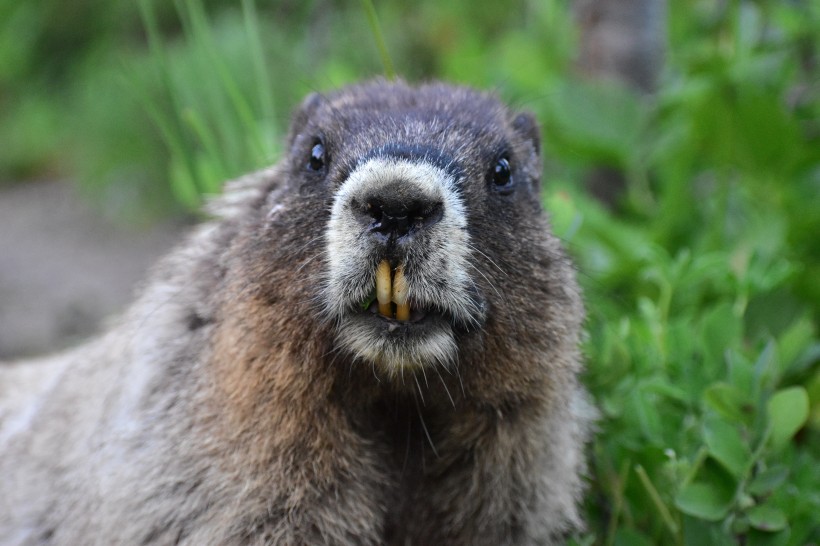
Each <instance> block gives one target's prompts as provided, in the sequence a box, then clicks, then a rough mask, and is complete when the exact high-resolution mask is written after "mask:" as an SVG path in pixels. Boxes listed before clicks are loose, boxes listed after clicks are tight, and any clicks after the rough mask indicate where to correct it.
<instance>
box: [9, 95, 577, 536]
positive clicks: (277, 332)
mask: <svg viewBox="0 0 820 546" xmlns="http://www.w3.org/2000/svg"><path fill="white" fill-rule="evenodd" d="M318 133H321V134H322V135H323V138H324V139H325V142H326V143H327V147H328V149H329V151H330V158H331V168H329V169H328V172H327V173H326V175H325V176H324V178H321V179H320V178H319V177H318V176H316V175H315V173H313V174H311V173H308V172H307V171H306V170H305V168H304V165H305V158H306V157H307V155H306V153H307V152H306V150H307V151H309V150H310V142H311V141H310V139H311V138H312V136H313V135H315V134H318ZM396 141H400V142H403V143H407V144H412V145H421V144H424V145H427V144H429V143H431V142H432V143H434V144H435V146H436V147H437V148H439V149H441V150H444V151H446V152H447V153H448V154H449V155H450V156H451V157H452V158H453V159H454V161H455V163H457V165H458V166H459V168H460V169H462V174H461V178H460V180H461V184H462V187H461V189H460V190H459V191H460V192H461V193H460V196H461V197H460V198H462V199H463V200H464V203H465V205H466V210H467V231H468V232H469V235H470V237H471V240H472V243H471V244H472V245H473V246H474V247H475V248H476V249H477V250H476V251H473V250H469V251H465V252H468V255H469V260H470V265H471V267H473V268H474V269H473V270H471V272H470V276H471V280H472V282H473V284H474V287H475V297H476V298H480V300H481V301H482V305H483V307H482V309H484V311H485V315H486V316H484V317H483V318H482V319H481V322H480V325H479V326H478V327H468V326H465V327H458V328H457V327H455V326H454V327H453V332H454V334H453V336H454V338H455V341H456V344H457V347H458V354H457V358H456V359H455V361H454V362H452V363H450V364H447V365H430V366H426V365H425V366H421V367H417V368H408V369H401V370H396V369H390V368H389V366H387V365H385V363H383V362H382V363H376V362H366V361H363V360H362V359H357V358H354V356H353V355H351V354H350V353H349V352H348V351H346V350H344V349H342V348H340V346H339V344H338V337H337V335H338V332H337V331H336V330H335V324H334V321H333V320H327V318H326V316H325V313H326V311H325V308H324V307H323V304H325V303H327V302H323V300H322V299H321V296H317V293H322V290H323V288H322V287H324V286H326V285H327V283H328V282H329V280H328V278H327V275H328V273H327V259H328V256H327V249H326V246H325V240H324V230H325V229H326V228H327V223H328V215H329V210H330V207H331V204H332V201H333V196H334V192H335V191H336V189H337V188H338V187H339V184H341V183H342V182H343V181H344V179H345V175H346V174H347V173H349V172H350V170H351V169H354V168H355V166H356V158H357V157H363V156H364V155H365V154H366V153H368V151H370V150H373V149H375V148H377V147H378V146H383V145H385V144H388V143H392V142H396ZM499 146H507V147H508V149H509V150H510V153H511V154H512V157H513V158H514V161H513V169H514V170H513V175H514V176H515V177H516V184H517V186H516V190H515V192H514V193H512V194H511V195H507V196H501V195H496V194H495V193H492V192H493V191H494V190H493V189H492V187H490V186H489V184H488V182H487V179H488V178H487V172H488V170H489V169H491V168H492V166H493V161H494V159H495V155H494V154H496V153H497V151H498V149H499ZM538 156H539V143H538V135H537V129H536V127H535V124H534V122H533V121H532V118H531V117H529V116H528V115H518V116H517V115H516V114H514V113H513V112H510V111H509V110H507V108H505V107H504V106H502V105H501V104H500V103H498V102H497V101H496V100H495V99H494V98H492V97H490V96H488V95H484V94H480V93H477V92H474V91H470V90H467V89H463V88H455V87H448V86H444V85H440V84H434V85H429V86H424V87H421V88H412V87H409V86H407V85H405V84H402V83H396V84H390V83H385V82H373V83H370V84H365V85H362V86H357V87H351V88H347V89H345V90H342V91H339V92H337V93H334V94H330V95H328V96H314V97H312V98H310V99H308V100H307V101H306V102H305V104H304V105H303V107H302V109H301V110H300V111H299V113H297V115H296V116H295V118H294V123H293V126H292V129H291V134H290V137H289V151H288V156H287V157H286V158H285V159H284V160H283V161H282V162H281V163H279V164H278V165H277V166H275V167H273V168H271V169H269V170H267V171H264V172H261V173H258V174H256V175H252V176H250V177H247V178H245V179H242V180H240V181H238V182H236V183H234V184H233V185H232V186H231V187H229V188H228V190H227V191H226V195H225V197H223V198H222V200H221V201H220V202H219V203H218V204H217V206H216V208H215V213H216V214H217V216H218V218H217V219H216V220H214V221H213V222H210V223H208V224H206V225H204V226H203V227H201V228H199V229H198V231H197V232H195V233H194V234H193V235H192V236H191V237H190V239H189V240H188V241H187V242H186V243H185V244H183V245H182V246H181V247H180V248H179V249H178V250H177V251H176V252H175V253H173V254H171V255H170V256H169V257H168V258H167V259H166V260H165V261H164V262H162V264H160V266H159V267H158V269H157V270H156V273H155V274H154V276H153V279H152V280H151V282H150V283H149V284H148V285H147V287H146V289H145V291H144V294H143V295H142V296H141V297H140V299H139V300H138V301H137V302H136V303H135V304H134V305H133V306H132V308H131V309H130V310H129V311H128V313H126V315H125V316H124V317H123V319H122V320H121V321H120V322H119V323H118V324H117V325H115V326H114V327H113V328H112V329H111V330H110V331H109V332H108V333H107V334H106V335H104V336H102V337H101V338H99V339H97V340H95V341H93V342H91V343H89V344H88V345H85V346H82V347H79V348H77V349H75V350H73V351H71V352H69V353H66V354H63V355H58V356H56V357H53V358H51V359H49V360H47V361H40V362H26V363H17V364H13V365H10V366H8V367H5V368H3V369H0V476H1V477H2V478H0V544H3V545H6V544H14V545H16V544H26V545H28V544H190V545H203V544H254V545H256V544H283V545H296V544H310V545H314V544H395V545H405V544H417V545H427V544H453V545H481V544H488V545H490V544H491V545H499V544H552V543H555V542H558V541H560V540H561V537H562V536H564V535H565V533H566V532H568V531H570V530H571V529H573V528H576V527H577V526H578V525H579V524H580V519H579V515H578V511H577V506H576V504H577V502H578V499H579V495H580V492H581V489H582V487H581V473H582V472H583V467H584V465H583V455H582V448H583V445H584V442H585V440H586V436H587V433H586V429H587V422H588V419H589V415H590V411H589V409H588V407H587V406H586V403H585V396H584V393H583V391H582V389H581V388H580V386H579V385H578V383H577V374H578V373H579V371H580V360H579V354H578V349H577V344H578V336H579V328H580V324H581V321H582V308H581V303H580V296H579V292H578V289H577V286H576V284H575V281H574V274H573V270H572V267H571V265H570V263H569V262H568V260H567V258H566V257H565V255H564V253H563V251H562V250H561V249H560V246H559V244H558V242H557V240H556V239H555V238H554V237H553V236H551V235H550V233H549V226H548V223H547V221H546V219H545V217H544V215H543V213H542V212H541V208H540V204H539V185H540V182H539V180H540V174H539V173H540V159H539V157H538ZM408 275H409V273H408Z"/></svg>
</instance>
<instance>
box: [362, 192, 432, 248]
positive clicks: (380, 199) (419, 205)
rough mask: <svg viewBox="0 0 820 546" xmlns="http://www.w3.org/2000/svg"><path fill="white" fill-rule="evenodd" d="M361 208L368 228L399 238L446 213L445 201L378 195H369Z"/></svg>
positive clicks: (424, 226)
mask: <svg viewBox="0 0 820 546" xmlns="http://www.w3.org/2000/svg"><path fill="white" fill-rule="evenodd" d="M354 206H355V205H354ZM361 212H362V214H361V218H362V220H363V222H364V223H365V229H366V230H367V231H369V232H370V233H378V234H380V235H383V236H386V237H387V238H388V239H399V238H401V237H405V236H407V235H410V234H412V233H415V232H417V231H419V230H422V229H425V228H428V227H430V226H433V225H435V224H436V223H438V222H439V221H440V220H441V219H442V217H443V216H444V204H443V203H442V202H441V201H440V200H437V199H423V198H416V199H402V198H393V197H387V196H377V197H371V198H369V199H367V201H365V202H364V203H363V204H362V206H361Z"/></svg>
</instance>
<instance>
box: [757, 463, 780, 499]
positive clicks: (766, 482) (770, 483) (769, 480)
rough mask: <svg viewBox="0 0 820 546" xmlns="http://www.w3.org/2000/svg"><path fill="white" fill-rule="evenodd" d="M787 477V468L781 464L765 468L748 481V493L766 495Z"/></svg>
mask: <svg viewBox="0 0 820 546" xmlns="http://www.w3.org/2000/svg"><path fill="white" fill-rule="evenodd" d="M788 477H789V468H788V467H786V466H783V465H777V466H773V467H771V468H767V469H766V470H764V471H763V472H761V473H759V474H758V475H757V476H755V477H754V479H752V481H751V482H750V483H749V488H748V490H749V493H751V494H752V495H768V494H769V493H771V492H772V491H774V490H775V489H777V488H778V487H780V485H781V484H782V483H783V482H784V481H786V478H788Z"/></svg>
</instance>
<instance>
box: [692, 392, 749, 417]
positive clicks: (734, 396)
mask: <svg viewBox="0 0 820 546" xmlns="http://www.w3.org/2000/svg"><path fill="white" fill-rule="evenodd" d="M703 401H704V402H706V405H707V406H709V407H710V408H712V409H713V410H715V411H716V412H718V413H719V414H720V415H721V417H723V418H724V419H728V420H729V421H741V420H742V419H743V417H744V416H743V406H744V405H745V404H746V403H747V402H748V401H747V399H746V396H744V394H743V393H742V392H740V390H738V389H737V388H736V387H734V386H732V385H729V384H728V383H712V384H711V385H710V386H709V387H708V388H707V389H706V391H705V392H704V393H703Z"/></svg>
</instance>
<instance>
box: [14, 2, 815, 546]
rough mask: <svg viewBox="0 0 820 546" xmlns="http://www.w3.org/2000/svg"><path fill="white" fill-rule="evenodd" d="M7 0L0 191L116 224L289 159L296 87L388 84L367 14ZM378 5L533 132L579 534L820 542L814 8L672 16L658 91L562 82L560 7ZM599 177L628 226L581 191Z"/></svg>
mask: <svg viewBox="0 0 820 546" xmlns="http://www.w3.org/2000/svg"><path fill="white" fill-rule="evenodd" d="M2 2H3V3H0V21H3V22H4V23H3V25H4V27H3V34H2V35H1V36H0V141H1V142H2V143H3V144H2V146H0V180H3V179H5V180H9V179H19V178H27V177H36V176H44V175H64V176H71V177H73V178H76V179H77V180H79V181H80V183H81V184H82V185H83V187H85V188H87V189H88V190H89V192H90V193H93V194H95V195H97V196H98V197H99V198H100V199H101V201H102V202H104V203H105V204H106V206H108V207H109V208H113V209H114V210H116V211H119V213H121V214H130V213H132V212H133V211H146V210H148V211H153V213H155V214H156V213H159V212H167V211H168V210H169V209H174V208H179V207H183V208H185V207H194V206H197V205H198V203H199V202H200V199H201V197H200V196H201V195H202V194H204V193H213V192H217V191H218V190H219V185H220V183H221V182H222V181H223V180H224V179H226V178H229V177H231V176H235V175H238V174H240V173H242V172H245V171H247V170H250V169H253V168H257V167H260V166H262V165H265V164H268V163H271V162H273V161H274V160H275V159H276V157H277V153H278V152H279V149H278V147H279V144H280V142H281V140H282V134H283V131H284V129H285V127H286V125H287V120H288V112H289V111H290V110H291V108H292V107H293V105H294V104H295V103H296V102H298V101H299V100H300V99H301V97H303V96H304V95H305V94H306V93H307V92H309V91H311V90H323V89H329V88H332V87H337V86H339V85H342V84H344V83H346V82H349V81H353V80H357V79H361V78H363V77H369V76H372V75H376V74H379V73H380V72H381V71H382V69H381V62H380V58H379V50H378V48H377V45H376V43H377V41H376V39H375V38H374V34H373V32H372V30H371V27H370V26H369V23H368V17H367V14H366V12H365V9H364V8H363V5H362V4H359V3H341V2H326V3H319V2H296V1H287V0H286V1H283V2H277V3H263V2H261V1H260V2H258V3H257V4H256V5H254V4H253V3H252V2H250V1H249V0H245V1H243V2H241V3H239V4H237V3H229V2H225V1H223V2H217V1H212V2H206V3H204V4H203V3H202V2H199V1H197V0H181V1H179V2H177V3H176V5H175V6H172V5H170V4H168V3H160V2H155V3H150V2H148V1H147V0H146V1H143V2H141V3H137V4H130V3H116V2H110V1H106V0H74V1H73V2H71V3H70V5H71V7H70V8H69V7H68V4H66V3H59V2H57V1H56V0H40V1H37V2H27V3H20V2H14V1H13V0H2ZM376 9H377V11H378V14H379V18H380V22H381V25H382V29H383V31H384V35H385V38H386V43H387V49H388V50H389V52H390V54H391V56H392V59H393V63H394V65H395V67H396V69H397V70H398V72H399V73H401V74H403V75H405V76H406V77H407V78H408V79H411V80H417V79H422V78H429V77H439V78H444V79H448V80H452V81H457V82H463V83H468V84H471V85H475V86H479V87H483V88H494V89H497V90H498V92H499V93H500V94H501V95H502V96H503V97H504V98H505V99H507V100H508V101H510V102H512V103H513V104H516V105H518V106H520V107H523V108H527V109H530V110H533V111H535V112H536V113H537V114H538V116H539V118H540V119H541V120H542V123H543V128H544V134H545V149H546V151H545V153H546V156H547V169H546V174H545V203H546V206H547V208H548V209H549V210H550V211H551V213H552V215H553V223H554V226H555V231H556V233H557V234H558V235H559V236H561V237H562V238H563V239H564V240H565V242H566V245H567V247H568V248H569V249H570V251H571V253H572V254H573V255H574V256H575V258H576V260H577V262H578V264H579V270H580V272H581V279H582V283H583V284H584V287H585V290H586V294H587V299H588V308H589V319H588V324H587V331H588V338H587V340H586V343H585V349H586V353H587V355H588V372H587V375H586V378H585V380H586V383H587V384H588V385H589V388H590V390H591V391H592V393H593V394H594V396H595V398H596V401H597V403H598V405H599V407H600V409H601V413H602V417H601V421H600V423H599V431H598V435H597V438H596V440H595V443H594V445H593V446H592V449H591V469H590V474H591V479H590V483H591V491H590V494H589V496H588V501H587V514H588V521H589V529H588V531H587V532H586V533H585V534H583V535H581V536H578V537H576V539H575V542H576V543H577V544H606V545H612V544H619V545H642V544H673V545H677V544H681V545H683V544H686V545H689V544H692V545H700V544H746V545H756V544H768V545H793V546H797V545H803V544H812V543H815V544H816V543H817V542H818V541H820V528H819V527H818V514H820V472H818V470H817V469H818V468H820V442H818V439H819V438H820V338H818V332H817V326H818V320H820V305H818V304H819V303H820V81H818V71H819V70H820V67H819V66H818V63H820V4H818V3H817V2H799V1H789V2H781V1H774V0H769V1H767V0H757V1H740V0H734V1H728V2H709V1H695V2H672V3H670V6H669V10H670V13H669V16H668V24H669V40H668V42H669V43H668V54H667V63H666V69H665V72H664V74H663V77H662V79H661V86H660V88H659V89H658V91H657V92H656V93H653V94H652V95H650V96H639V95H636V94H635V93H634V92H632V91H631V90H629V89H626V88H623V87H619V86H618V85H616V84H614V83H604V82H597V81H588V80H584V79H581V78H579V77H576V76H575V75H574V72H573V68H572V67H573V57H574V54H575V51H576V47H577V39H578V38H577V31H576V30H575V26H574V25H573V22H572V19H571V16H570V12H569V9H568V6H567V4H566V2H562V1H558V0H543V1H540V2H531V1H524V0H516V1H513V2H507V3H497V2H475V1H467V0H456V1H453V2H448V3H440V2H434V1H433V0H424V1H421V2H416V3H413V5H408V4H405V3H401V2H399V1H398V0H384V1H381V2H379V3H378V4H377V5H376ZM363 36H366V37H368V38H366V39H363V38H362V37H363ZM597 166H606V167H611V168H616V169H619V170H621V171H622V172H623V173H624V174H625V176H626V179H627V190H626V194H625V195H624V198H623V200H622V202H620V203H619V205H618V207H617V209H616V210H615V211H609V210H606V209H604V208H603V207H601V206H600V205H599V204H598V203H596V202H595V201H594V200H593V199H591V198H590V197H589V196H588V195H587V194H586V193H585V191H584V189H583V187H582V185H581V184H580V183H579V182H578V181H579V180H582V179H583V178H584V175H585V173H587V172H589V171H590V169H592V168H595V167H597Z"/></svg>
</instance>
